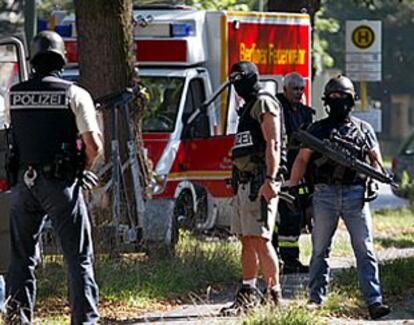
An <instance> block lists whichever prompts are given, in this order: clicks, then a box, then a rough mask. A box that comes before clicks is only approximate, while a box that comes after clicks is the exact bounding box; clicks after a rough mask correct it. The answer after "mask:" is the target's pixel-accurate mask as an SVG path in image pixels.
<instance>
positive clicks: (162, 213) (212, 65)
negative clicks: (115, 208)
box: [54, 7, 311, 244]
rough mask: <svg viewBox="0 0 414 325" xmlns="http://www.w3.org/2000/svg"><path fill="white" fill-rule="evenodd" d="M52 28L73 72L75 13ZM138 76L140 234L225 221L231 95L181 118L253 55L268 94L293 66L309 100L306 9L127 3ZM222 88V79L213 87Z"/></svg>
mask: <svg viewBox="0 0 414 325" xmlns="http://www.w3.org/2000/svg"><path fill="white" fill-rule="evenodd" d="M60 16H61V17H60V20H59V21H58V22H56V23H57V25H56V26H54V28H55V30H56V31H58V32H59V33H61V35H62V36H64V38H65V45H66V51H67V57H68V60H69V66H68V68H67V69H66V72H65V77H66V78H68V79H73V80H76V79H77V77H78V74H79V73H78V68H77V55H78V53H77V41H76V28H75V18H74V16H73V15H72V16H70V15H69V16H64V15H60ZM134 21H135V27H134V39H135V45H136V62H137V66H138V67H139V75H140V79H141V81H142V83H143V85H144V86H145V88H146V91H147V92H148V94H149V97H150V100H149V102H148V107H147V108H146V113H145V116H144V119H143V121H142V131H143V138H144V145H145V150H146V155H147V157H148V158H149V159H150V160H151V161H152V163H153V166H154V178H153V182H152V185H153V186H152V191H153V195H152V199H150V200H147V202H146V207H145V217H144V221H143V224H142V225H140V226H141V227H142V228H143V234H144V238H145V239H147V240H149V241H158V242H159V241H161V242H165V243H166V244H174V243H175V242H176V241H177V238H178V237H177V234H178V229H179V228H180V227H184V228H188V229H192V230H197V231H204V230H209V229H212V228H214V227H218V228H220V227H222V228H227V227H228V226H229V225H230V206H229V202H230V197H231V196H232V193H231V189H230V188H229V187H228V186H227V185H226V179H228V178H229V177H230V175H231V166H232V164H231V160H230V151H231V147H232V145H233V140H234V134H235V132H236V129H237V108H238V102H237V97H236V96H234V90H233V89H232V87H231V86H229V87H228V88H225V89H224V91H223V92H222V93H221V94H220V96H218V99H217V100H216V101H214V102H212V103H211V104H210V105H208V107H207V108H206V109H203V110H201V111H200V112H201V113H200V114H198V115H197V117H196V118H195V119H194V120H192V121H191V123H189V119H190V117H192V116H194V112H195V111H196V110H198V109H199V108H200V107H201V106H202V104H203V103H205V102H206V101H207V100H208V98H210V97H211V96H212V95H213V93H214V90H217V89H219V88H220V86H221V85H222V84H223V83H224V82H225V81H226V80H227V77H228V74H229V69H230V67H231V66H232V64H234V63H236V62H238V61H240V60H248V61H252V62H254V63H255V64H256V65H257V67H258V69H259V72H260V75H261V83H262V85H263V86H264V87H265V89H266V90H267V91H269V92H271V93H273V94H276V93H277V92H281V91H282V84H281V81H282V77H283V75H285V74H287V73H289V72H293V71H296V72H299V73H300V74H301V75H302V76H304V78H305V80H306V89H305V96H304V97H305V98H304V102H305V103H307V104H310V103H309V101H310V87H311V80H310V75H311V52H310V51H311V50H310V46H311V44H310V35H311V23H310V18H309V16H308V15H306V14H288V13H268V12H266V13H265V12H233V11H200V10H194V9H192V8H187V7H176V8H171V7H168V8H166V9H162V8H160V7H157V8H150V7H148V8H142V7H141V8H138V9H137V10H134ZM222 88H223V87H222Z"/></svg>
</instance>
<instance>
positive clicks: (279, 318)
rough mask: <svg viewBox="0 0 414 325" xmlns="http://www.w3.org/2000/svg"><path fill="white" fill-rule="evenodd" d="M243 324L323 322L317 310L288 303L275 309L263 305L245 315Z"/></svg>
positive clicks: (310, 323) (295, 324)
mask: <svg viewBox="0 0 414 325" xmlns="http://www.w3.org/2000/svg"><path fill="white" fill-rule="evenodd" d="M242 324H243V325H272V324H277V325H321V324H324V322H323V321H322V320H321V319H320V318H319V317H318V312H317V311H310V310H308V309H306V308H305V307H304V306H303V305H300V304H294V303H293V304H289V306H287V307H285V308H283V307H282V308H279V309H277V310H275V309H274V308H271V307H269V306H263V307H261V308H259V309H257V310H255V312H254V313H252V314H249V315H246V317H245V319H244V320H243V322H242Z"/></svg>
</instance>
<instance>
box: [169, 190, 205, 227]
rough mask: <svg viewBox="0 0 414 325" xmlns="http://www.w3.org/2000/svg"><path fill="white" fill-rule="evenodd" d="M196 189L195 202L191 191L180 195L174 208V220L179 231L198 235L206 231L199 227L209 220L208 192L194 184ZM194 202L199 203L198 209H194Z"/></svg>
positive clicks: (185, 191)
mask: <svg viewBox="0 0 414 325" xmlns="http://www.w3.org/2000/svg"><path fill="white" fill-rule="evenodd" d="M194 189H195V195H196V198H195V200H194V198H193V194H192V192H191V191H190V190H184V191H182V192H181V193H180V194H179V195H178V197H177V199H176V203H175V208H174V220H175V222H176V223H177V225H178V228H179V229H186V230H189V231H191V232H193V233H198V232H200V231H202V230H204V229H200V228H199V227H198V225H200V224H203V223H204V222H205V221H206V219H207V192H206V190H205V189H204V188H203V187H201V186H199V185H197V184H194ZM194 202H197V203H196V204H197V209H195V207H194Z"/></svg>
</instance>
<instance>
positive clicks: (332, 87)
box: [323, 75, 356, 100]
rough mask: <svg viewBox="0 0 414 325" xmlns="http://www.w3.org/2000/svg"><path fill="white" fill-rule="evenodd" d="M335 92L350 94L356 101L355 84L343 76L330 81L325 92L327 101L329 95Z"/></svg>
mask: <svg viewBox="0 0 414 325" xmlns="http://www.w3.org/2000/svg"><path fill="white" fill-rule="evenodd" d="M334 92H340V93H344V94H348V95H351V97H352V99H353V100H355V99H356V93H355V88H354V84H353V83H352V81H351V79H349V78H348V77H345V76H343V75H338V76H336V77H334V78H332V79H330V80H329V81H328V83H327V84H326V86H325V91H324V93H323V95H324V97H325V99H326V98H327V97H328V96H329V94H331V93H334Z"/></svg>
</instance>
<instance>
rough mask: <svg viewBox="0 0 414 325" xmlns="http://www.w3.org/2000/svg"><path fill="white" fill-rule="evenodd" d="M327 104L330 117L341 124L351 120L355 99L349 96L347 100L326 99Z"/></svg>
mask: <svg viewBox="0 0 414 325" xmlns="http://www.w3.org/2000/svg"><path fill="white" fill-rule="evenodd" d="M325 104H326V105H327V106H329V112H328V114H329V117H330V118H331V119H333V120H334V121H336V122H338V123H341V122H344V121H345V120H346V119H348V118H349V115H350V113H351V110H352V107H353V106H354V100H353V98H352V97H351V96H350V95H348V96H347V97H346V98H330V97H328V98H326V99H325Z"/></svg>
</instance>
